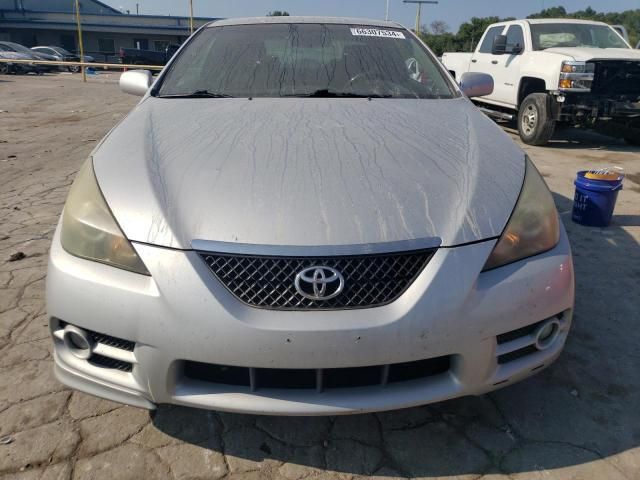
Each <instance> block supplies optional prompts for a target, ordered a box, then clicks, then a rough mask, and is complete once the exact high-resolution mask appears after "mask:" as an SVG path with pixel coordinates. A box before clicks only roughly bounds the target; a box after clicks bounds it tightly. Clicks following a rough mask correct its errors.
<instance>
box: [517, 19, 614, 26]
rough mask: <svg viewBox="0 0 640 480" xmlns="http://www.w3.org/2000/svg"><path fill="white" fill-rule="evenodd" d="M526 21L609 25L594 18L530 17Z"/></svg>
mask: <svg viewBox="0 0 640 480" xmlns="http://www.w3.org/2000/svg"><path fill="white" fill-rule="evenodd" d="M526 21H527V22H529V23H530V24H532V25H534V24H538V23H580V24H586V25H607V24H606V23H604V22H596V21H594V20H578V19H576V18H529V19H527V20H526Z"/></svg>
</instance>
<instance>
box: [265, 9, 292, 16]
mask: <svg viewBox="0 0 640 480" xmlns="http://www.w3.org/2000/svg"><path fill="white" fill-rule="evenodd" d="M288 16H289V12H287V11H280V10H275V11H273V12H269V13H267V17H288Z"/></svg>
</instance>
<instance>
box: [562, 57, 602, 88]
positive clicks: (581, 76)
mask: <svg viewBox="0 0 640 480" xmlns="http://www.w3.org/2000/svg"><path fill="white" fill-rule="evenodd" d="M594 72H595V64H593V63H587V62H568V61H567V62H562V66H561V67H560V82H559V83H558V88H559V89H560V90H569V91H574V92H589V91H591V85H592V84H593V78H594V75H595V73H594Z"/></svg>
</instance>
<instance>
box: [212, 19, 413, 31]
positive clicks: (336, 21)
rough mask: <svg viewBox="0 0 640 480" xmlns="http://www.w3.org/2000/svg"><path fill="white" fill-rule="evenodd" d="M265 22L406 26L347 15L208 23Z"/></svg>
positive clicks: (231, 20) (227, 20) (221, 24)
mask: <svg viewBox="0 0 640 480" xmlns="http://www.w3.org/2000/svg"><path fill="white" fill-rule="evenodd" d="M265 23H329V24H336V25H365V26H368V27H386V28H404V27H403V26H402V25H401V24H399V23H397V22H388V21H385V20H372V19H369V18H345V17H295V16H288V17H287V16H285V17H246V18H229V19H226V20H216V21H213V22H211V23H208V24H207V27H223V26H229V25H258V24H265Z"/></svg>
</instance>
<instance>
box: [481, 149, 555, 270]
mask: <svg viewBox="0 0 640 480" xmlns="http://www.w3.org/2000/svg"><path fill="white" fill-rule="evenodd" d="M559 240H560V223H559V220H558V212H557V211H556V206H555V204H554V203H553V197H552V196H551V192H550V191H549V188H548V187H547V184H546V183H545V182H544V180H543V179H542V177H541V176H540V174H539V173H538V170H536V167H534V166H533V163H531V160H529V158H528V157H527V158H526V171H525V177H524V184H523V185H522V191H521V192H520V197H519V198H518V201H517V202H516V207H515V209H514V210H513V213H512V214H511V218H510V219H509V222H508V223H507V226H506V228H505V229H504V232H502V236H501V237H500V239H499V240H498V243H497V244H496V246H495V247H494V249H493V252H491V255H490V256H489V259H488V260H487V263H486V264H485V266H484V269H483V271H485V270H491V269H492V268H496V267H501V266H502V265H506V264H508V263H513V262H516V261H518V260H522V259H523V258H527V257H530V256H532V255H537V254H539V253H543V252H546V251H547V250H551V249H552V248H553V247H555V246H556V245H557V244H558V241H559Z"/></svg>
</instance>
